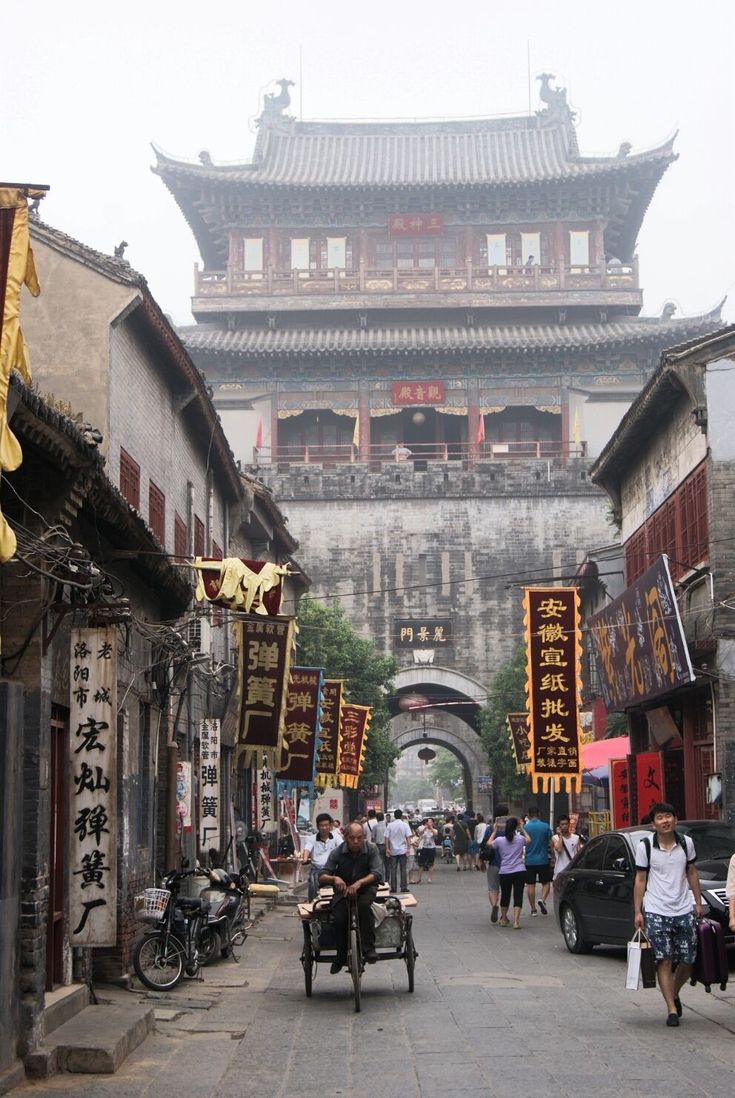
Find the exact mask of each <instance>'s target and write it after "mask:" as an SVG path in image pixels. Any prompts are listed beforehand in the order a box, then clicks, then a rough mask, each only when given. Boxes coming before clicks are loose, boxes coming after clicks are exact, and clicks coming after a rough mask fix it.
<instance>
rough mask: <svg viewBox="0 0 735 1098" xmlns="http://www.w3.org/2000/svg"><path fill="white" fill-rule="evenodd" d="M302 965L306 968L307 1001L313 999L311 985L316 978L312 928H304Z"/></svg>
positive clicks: (305, 986)
mask: <svg viewBox="0 0 735 1098" xmlns="http://www.w3.org/2000/svg"><path fill="white" fill-rule="evenodd" d="M301 964H302V965H303V966H304V990H305V991H306V997H307V999H310V998H311V985H312V980H313V976H314V948H313V946H312V944H311V927H309V926H305V927H304V948H303V951H302V953H301Z"/></svg>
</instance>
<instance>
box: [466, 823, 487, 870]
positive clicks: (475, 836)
mask: <svg viewBox="0 0 735 1098" xmlns="http://www.w3.org/2000/svg"><path fill="white" fill-rule="evenodd" d="M485 826H486V825H485V817H484V816H483V814H482V812H478V813H477V815H476V816H475V826H474V830H473V832H472V842H471V843H470V850H469V852H470V855H471V856H472V865H473V866H474V868H475V869H479V870H481V869H482V866H481V865H480V843H481V842H482V840H483V839H484V837H485Z"/></svg>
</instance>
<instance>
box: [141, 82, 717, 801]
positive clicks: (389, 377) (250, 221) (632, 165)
mask: <svg viewBox="0 0 735 1098" xmlns="http://www.w3.org/2000/svg"><path fill="white" fill-rule="evenodd" d="M541 89H542V90H541V98H542V104H541V109H540V110H539V111H537V112H536V113H534V114H531V115H523V116H519V117H516V118H503V119H487V120H471V121H466V122H421V123H415V122H414V123H401V122H396V123H392V122H376V123H319V122H300V121H296V120H295V119H294V118H292V117H290V116H289V115H288V114H287V113H286V112H287V109H288V103H289V92H288V82H286V81H283V82H281V91H280V94H278V95H275V94H274V95H271V96H267V97H266V99H265V103H264V109H263V113H262V114H261V116H260V119H259V133H258V138H257V142H256V146H255V151H254V155H253V158H252V161H250V162H247V163H243V164H241V165H236V166H232V165H227V166H225V165H222V166H220V165H217V164H216V163H214V162H213V161H212V158H211V157H210V155H209V154H208V153H202V154H201V155H200V161H199V163H195V164H192V163H188V162H184V161H180V160H175V159H173V158H171V157H169V156H167V155H165V154H163V153H162V152H160V151H158V153H157V156H158V162H157V166H156V169H155V170H156V171H157V172H158V174H159V175H160V176H161V178H162V180H163V182H164V183H165V185H166V186H167V187H168V188H169V190H170V191H171V193H172V195H173V196H174V198H175V200H176V201H177V203H178V205H179V207H180V208H181V210H182V213H183V214H184V216H185V218H186V220H187V221H188V223H189V225H190V227H191V229H192V231H193V233H194V235H195V237H196V240H197V244H198V246H199V249H200V252H201V256H202V260H203V268H202V269H201V270H197V272H196V285H195V293H194V298H193V312H194V316H195V318H196V320H197V324H196V326H194V327H192V328H186V329H183V330H182V331H181V336H182V339H183V341H184V343H185V345H186V346H187V348H188V349H189V351H190V353H191V355H192V357H193V358H194V360H195V361H196V362H197V364H198V365H199V366H200V368H201V369H202V370H203V371H204V373H205V375H206V377H207V381H208V383H209V384H210V385H211V386H212V389H213V391H214V399H215V402H216V404H217V406H218V408H219V409H220V410H221V414H222V416H223V423H224V425H225V427H226V430H227V432H228V437H229V438H230V440H231V442H232V445H233V448H234V449H235V452H236V453H237V454H238V456H239V457H241V458H243V459H245V460H248V461H252V462H253V464H254V468H255V470H256V472H257V475H258V476H260V477H261V478H262V479H263V480H264V481H265V482H266V483H267V484H269V485H271V486H272V487H273V488H274V490H275V493H276V495H277V496H278V498H280V499H283V500H284V501H286V500H287V501H288V509H289V514H290V518H291V521H292V523H293V527H294V529H295V530H297V531H298V533H299V537H300V538H301V539H302V543H303V545H304V546H305V548H306V550H307V553H308V559H309V566H310V572H311V573H312V575H313V578H314V582H315V585H316V588H317V589H318V590H320V591H326V590H334V591H336V593H337V594H338V596H339V597H340V599H342V601H343V602H344V604H345V606H346V608H347V610H348V612H349V613H350V614H351V615H352V617H353V620H354V621H355V622H356V623H357V624H358V626H359V627H360V628H362V629H364V630H365V631H366V632H369V633H370V634H371V635H373V636H375V637H376V639H377V640H378V641H379V643H381V644H382V645H383V646H384V647H385V648H386V649H390V650H392V651H394V652H396V654H397V655H398V656H399V658H400V660H401V662H402V664H403V670H402V672H401V674H400V675H399V679H398V691H399V693H400V692H401V691H405V690H418V689H419V688H420V692H422V693H424V694H431V695H432V696H433V697H434V698H435V700H436V701H437V703H442V704H441V705H437V707H436V708H435V709H434V710H432V718H431V719H432V723H433V724H434V726H435V727H433V729H432V730H431V735H432V736H434V737H435V738H436V739H437V740H438V741H439V742H445V743H446V744H447V745H448V746H452V749H453V750H456V742H457V741H456V737H455V732H456V729H454V728H450V725H453V724H454V723H455V722H458V725H459V729H460V733H461V734H460V742H461V741H462V738H463V737H464V740H465V742H466V743H468V744H469V743H470V742H474V741H472V737H473V736H474V735H475V729H476V716H477V705H479V704H482V702H483V701H484V699H485V698H486V697H487V692H488V690H489V689H491V684H492V679H493V675H494V672H495V670H496V668H497V666H498V665H499V663H501V662H502V661H503V660H504V659H505V658H506V657H507V656H508V654H509V653H510V651H511V650H512V647H513V645H514V644H515V643H516V642H517V641H518V639H519V636H520V634H521V611H520V598H519V597H518V595H517V591H514V590H513V589H512V588H511V589H508V584H511V585H512V583H513V582H514V581H515V580H518V581H520V582H532V581H539V582H548V581H551V582H554V581H555V580H556V579H557V578H558V579H559V580H560V581H561V580H563V577H564V576H565V574H569V573H572V574H573V572H574V570H575V567H576V564H577V562H578V553H579V550H580V549H581V548H582V547H586V546H590V545H597V544H605V543H606V542H607V541H608V540H609V532H610V531H609V527H608V526H607V523H606V518H605V505H604V503H603V501H602V499H601V496H600V494H599V493H598V492H597V491H596V490H595V488H594V486H592V485H591V484H590V483H589V481H588V479H587V469H588V463H589V458H590V456H594V455H595V454H596V453H599V450H600V449H601V447H602V446H603V445H604V443H605V442H606V441H607V439H608V438H609V436H610V434H611V432H612V430H613V429H614V426H615V424H616V422H617V421H618V419H619V417H620V415H621V414H622V413H623V412H624V411H625V409H626V408H627V407H628V406H629V404H630V402H631V400H632V399H633V397H634V395H635V393H636V392H637V391H638V390H639V389H640V387H641V386H642V384H643V383H644V382H645V380H646V379H647V377H648V376H649V375H650V373H651V370H652V368H653V366H654V364H655V362H656V360H657V358H658V355H659V354H660V351H661V349H662V348H663V347H664V346H666V345H667V344H670V343H671V342H673V341H677V340H679V339H680V338H688V337H689V336H690V335H695V334H697V333H698V332H701V331H704V330H707V329H708V328H710V327H712V326H713V325H714V324H715V323H716V316H705V317H696V318H692V319H690V320H686V319H677V318H674V317H673V315H672V309H667V310H666V311H665V313H664V315H662V316H660V317H657V318H643V317H640V316H639V315H638V313H639V311H640V308H641V303H642V294H641V289H640V286H639V283H638V267H637V258H636V254H635V246H636V238H637V236H638V232H639V229H640V226H641V223H642V220H643V217H644V214H645V211H646V208H647V206H648V204H649V202H650V200H651V198H652V196H653V194H654V192H655V189H656V186H657V184H658V182H659V180H660V178H661V176H662V175H663V173H664V172H665V170H666V169H667V168H668V166H669V165H670V164H671V163H672V161H673V160H675V158H676V156H675V153H674V152H673V149H672V144H671V143H670V142H669V143H667V144H664V145H662V146H659V147H658V148H655V149H652V150H650V151H648V152H642V153H635V154H633V153H631V152H630V149H629V147H628V146H627V145H624V146H621V148H620V150H619V152H618V154H617V155H616V156H611V157H606V158H598V157H585V156H583V155H581V154H580V152H579V148H578V144H577V136H576V131H575V127H574V119H573V114H572V112H571V110H570V109H569V107H568V105H567V102H566V94H565V92H564V91H563V90H561V89H555V88H554V87H553V86H552V83H551V80H550V79H549V78H548V77H545V78H543V80H542V85H541ZM246 406H249V407H250V410H248V408H247V407H246ZM434 628H438V629H439V633H437V634H434V632H433V630H434ZM423 629H428V630H429V634H428V636H429V639H428V640H427V639H426V635H425V634H424V633H423V632H422V630H423ZM407 630H409V631H410V632H406V631H407ZM450 634H451V641H450V640H449V636H450ZM435 636H436V637H437V638H438V639H437V640H436V642H435V643H434V642H433V640H432V638H434V637H435ZM417 637H418V638H420V639H418V640H416V643H413V641H412V639H411V638H414V639H415V638H417ZM432 661H433V662H432ZM450 682H451V684H452V685H449V683H450ZM457 701H462V702H463V703H464V704H463V705H462V706H457V708H456V709H452V708H450V707H449V705H448V704H446V706H445V707H444V708H442V706H443V705H445V703H449V702H452V703H453V704H454V703H456V702H457ZM407 722H408V727H404V725H406V724H407ZM395 733H396V736H397V737H398V736H401V737H405V734H406V733H408V734H409V737H410V735H411V729H410V721H408V718H406V717H405V716H399V715H398V713H397V715H396V721H395ZM467 737H470V739H467ZM450 741H451V742H450ZM401 743H402V745H405V744H404V740H403V739H401ZM468 750H469V749H468ZM465 761H466V760H465ZM478 765H479V764H478ZM476 771H477V767H475V774H474V777H475V779H476V778H477V776H478V774H477V772H476ZM470 793H472V791H471V790H470ZM475 799H476V798H475Z"/></svg>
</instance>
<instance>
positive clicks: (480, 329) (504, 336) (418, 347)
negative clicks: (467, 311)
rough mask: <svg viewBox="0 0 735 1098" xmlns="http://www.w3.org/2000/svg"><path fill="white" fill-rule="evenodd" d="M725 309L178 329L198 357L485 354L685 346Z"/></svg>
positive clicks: (190, 349)
mask: <svg viewBox="0 0 735 1098" xmlns="http://www.w3.org/2000/svg"><path fill="white" fill-rule="evenodd" d="M719 323H720V320H719V307H718V308H717V309H716V310H714V311H713V312H711V313H707V314H706V315H704V316H699V317H684V318H682V319H679V320H676V319H669V318H659V317H627V318H625V319H623V320H615V321H611V322H609V323H604V324H603V323H597V324H594V323H578V324H533V325H532V324H518V325H513V324H494V325H479V326H477V327H474V328H467V327H461V326H459V325H457V326H450V325H443V326H439V325H437V326H435V327H431V326H429V325H425V326H423V327H391V328H369V329H367V330H363V329H359V328H295V329H294V328H287V329H283V330H280V331H278V330H276V331H269V330H268V331H266V330H263V329H244V330H240V331H232V332H230V331H225V330H223V329H219V328H214V327H210V326H207V325H198V326H192V327H186V328H180V329H179V335H180V336H181V339H182V341H183V343H184V344H185V346H186V347H187V348H188V349H189V351H190V352H191V353H192V355H195V356H196V354H197V352H199V351H208V352H212V353H214V354H222V355H230V356H233V357H268V356H278V357H284V358H288V357H290V356H292V355H298V356H300V357H309V356H316V355H328V354H341V355H365V356H373V355H381V354H393V353H400V354H410V353H420V354H432V353H439V352H447V351H452V352H459V353H463V352H464V353H469V354H472V353H478V352H485V351H498V350H505V351H517V352H522V353H526V352H528V353H530V352H533V351H538V350H553V349H555V348H558V349H559V350H574V349H581V348H588V347H611V346H616V345H621V344H626V343H630V342H640V341H646V340H649V341H651V342H655V343H658V344H661V343H662V342H663V344H664V345H666V344H667V343H671V344H674V343H680V342H681V341H682V340H684V339H687V338H690V337H691V336H694V335H695V334H697V333H702V332H704V331H708V330H711V329H713V328H716V327H717V326H718V324H719Z"/></svg>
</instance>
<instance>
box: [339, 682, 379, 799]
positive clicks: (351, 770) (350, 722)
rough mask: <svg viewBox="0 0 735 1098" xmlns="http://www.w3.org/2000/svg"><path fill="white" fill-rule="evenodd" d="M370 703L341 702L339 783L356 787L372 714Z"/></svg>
mask: <svg viewBox="0 0 735 1098" xmlns="http://www.w3.org/2000/svg"><path fill="white" fill-rule="evenodd" d="M372 712H373V710H372V706H370V705H348V704H345V703H343V704H342V719H341V724H340V731H339V784H340V785H343V786H345V787H346V788H347V789H357V782H358V779H359V777H360V774H361V773H362V765H363V762H364V761H365V746H366V744H367V738H368V729H369V727H370V718H371V716H372Z"/></svg>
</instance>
